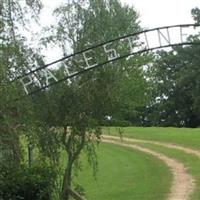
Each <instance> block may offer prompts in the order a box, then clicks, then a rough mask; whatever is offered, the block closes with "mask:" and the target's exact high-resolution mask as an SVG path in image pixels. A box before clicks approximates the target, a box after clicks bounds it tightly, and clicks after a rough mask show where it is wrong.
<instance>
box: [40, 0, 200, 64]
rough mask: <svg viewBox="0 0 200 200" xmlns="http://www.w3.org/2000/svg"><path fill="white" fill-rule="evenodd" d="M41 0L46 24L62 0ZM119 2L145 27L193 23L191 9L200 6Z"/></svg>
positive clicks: (193, 1)
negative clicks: (134, 12) (134, 11)
mask: <svg viewBox="0 0 200 200" xmlns="http://www.w3.org/2000/svg"><path fill="white" fill-rule="evenodd" d="M42 1H43V3H44V10H43V12H42V15H41V19H42V20H41V23H42V24H45V25H48V24H51V23H52V21H53V18H52V15H51V14H52V11H53V9H54V8H55V7H56V6H58V5H59V4H60V2H63V0H42ZM121 2H122V3H126V4H129V5H131V6H133V7H134V8H135V9H136V10H137V12H138V13H139V15H140V21H141V26H142V27H143V28H146V29H148V28H155V27H160V26H168V25H175V24H187V23H194V21H193V19H192V17H191V9H192V8H194V7H199V8H200V0H121ZM54 50H55V48H54ZM57 51H58V50H57ZM48 52H49V51H48ZM47 57H48V58H47V60H48V61H49V62H50V61H52V60H55V59H57V58H58V55H57V54H55V53H50V52H49V53H48V55H47Z"/></svg>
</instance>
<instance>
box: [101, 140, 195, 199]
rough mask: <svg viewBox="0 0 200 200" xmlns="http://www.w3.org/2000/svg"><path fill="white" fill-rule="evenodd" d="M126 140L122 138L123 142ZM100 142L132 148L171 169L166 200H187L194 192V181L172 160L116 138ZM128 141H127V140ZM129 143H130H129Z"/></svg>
mask: <svg viewBox="0 0 200 200" xmlns="http://www.w3.org/2000/svg"><path fill="white" fill-rule="evenodd" d="M125 139H128V138H123V141H125ZM102 141H103V142H105V143H112V144H117V145H120V146H124V147H129V148H133V149H136V150H139V151H142V152H144V153H148V154H151V155H153V156H155V157H157V158H158V159H160V160H162V161H164V162H165V163H166V165H168V167H169V168H170V169H171V171H172V173H173V183H172V186H171V192H170V194H169V196H168V200H188V199H189V196H190V194H191V193H192V192H193V190H194V179H193V178H192V176H190V175H189V174H187V172H186V168H185V167H184V165H183V164H182V163H180V162H178V161H176V160H174V159H172V158H169V157H167V156H165V155H163V154H160V153H157V152H155V151H152V150H150V149H147V148H143V147H140V146H138V145H136V144H127V143H123V142H121V141H120V140H119V138H118V137H113V136H103V137H102ZM127 141H129V140H127ZM129 142H130V141H129Z"/></svg>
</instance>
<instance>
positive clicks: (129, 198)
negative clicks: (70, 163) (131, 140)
mask: <svg viewBox="0 0 200 200" xmlns="http://www.w3.org/2000/svg"><path fill="white" fill-rule="evenodd" d="M98 159H99V170H98V173H97V179H96V180H95V179H94V178H93V177H92V172H91V170H89V167H88V165H87V164H86V163H85V162H84V167H83V169H82V172H81V173H80V174H79V178H78V182H79V183H80V184H81V185H84V188H85V193H86V194H87V195H86V197H87V199H92V200H93V199H95V200H102V199H103V200H133V199H134V200H141V199H142V200H163V199H166V195H167V194H168V192H169V189H170V185H171V181H172V175H171V172H170V171H169V169H168V168H167V167H166V165H165V164H164V163H163V162H162V161H160V160H158V159H156V158H155V157H153V156H151V155H147V154H144V153H141V152H139V151H134V150H132V149H129V148H124V147H119V146H116V145H111V144H101V145H100V147H99V149H98ZM84 160H85V159H84Z"/></svg>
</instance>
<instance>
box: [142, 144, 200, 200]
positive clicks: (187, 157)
mask: <svg viewBox="0 0 200 200" xmlns="http://www.w3.org/2000/svg"><path fill="white" fill-rule="evenodd" d="M139 145H140V146H143V147H147V148H149V149H152V150H154V151H156V152H160V153H162V154H164V155H167V156H169V157H171V158H174V159H176V160H177V161H180V162H181V163H183V164H184V166H185V167H186V168H187V171H188V173H189V174H191V175H192V176H193V178H194V179H195V183H196V189H195V191H194V193H193V194H192V197H191V200H199V199H200V189H199V188H200V159H199V158H198V157H197V156H194V155H191V154H187V153H184V152H182V151H180V150H174V149H170V148H167V147H162V146H158V145H153V144H139Z"/></svg>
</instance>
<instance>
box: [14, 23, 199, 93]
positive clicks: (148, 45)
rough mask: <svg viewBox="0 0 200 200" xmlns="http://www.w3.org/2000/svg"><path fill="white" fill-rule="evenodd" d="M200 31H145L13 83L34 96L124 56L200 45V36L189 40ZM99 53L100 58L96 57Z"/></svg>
mask: <svg viewBox="0 0 200 200" xmlns="http://www.w3.org/2000/svg"><path fill="white" fill-rule="evenodd" d="M196 34H200V25H199V24H182V25H174V26H165V27H158V28H154V29H149V30H144V31H141V32H137V33H133V34H129V35H125V36H122V37H119V38H115V39H113V40H110V41H107V42H103V43H100V44H98V45H95V46H92V47H90V48H87V49H84V50H82V51H79V52H76V53H73V54H70V55H68V56H65V57H63V58H61V59H58V60H56V61H54V62H51V63H49V64H46V65H44V66H41V67H39V68H35V69H34V68H33V69H32V70H31V71H27V72H25V73H24V74H23V75H15V78H14V79H13V80H12V82H13V81H17V80H19V81H20V82H21V83H22V85H23V88H24V90H25V92H26V94H28V95H32V94H35V93H37V92H39V91H41V90H43V89H45V88H48V87H50V86H52V85H55V84H58V83H60V82H63V81H65V80H68V79H70V78H72V77H75V76H77V75H80V74H82V73H85V72H87V71H89V70H92V69H95V68H98V67H101V66H103V65H105V64H108V63H111V62H114V61H116V60H120V59H122V58H128V57H130V56H134V55H136V54H140V53H144V52H147V51H152V50H155V49H161V48H167V47H174V46H180V45H181V46H183V45H200V38H199V40H198V42H196V41H190V40H188V36H189V35H196ZM121 46H124V47H125V48H123V50H120V49H122V48H120V47H121ZM97 52H98V57H97V56H96V54H97ZM56 65H57V68H59V67H61V66H62V67H64V75H63V77H61V78H59V79H58V78H57V77H56V76H55V75H54V74H53V72H52V70H51V67H52V66H53V67H55V66H56ZM73 66H76V67H73ZM16 74H20V73H16ZM35 86H36V87H35ZM35 88H37V89H35Z"/></svg>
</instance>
